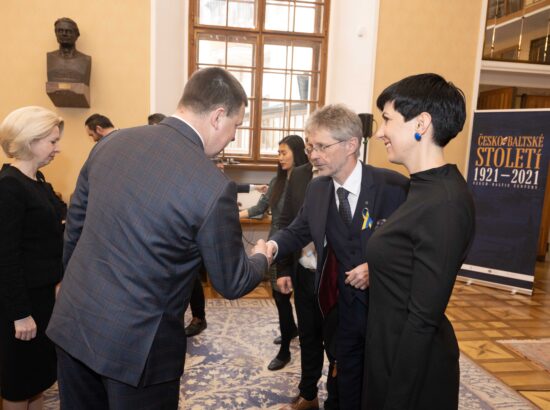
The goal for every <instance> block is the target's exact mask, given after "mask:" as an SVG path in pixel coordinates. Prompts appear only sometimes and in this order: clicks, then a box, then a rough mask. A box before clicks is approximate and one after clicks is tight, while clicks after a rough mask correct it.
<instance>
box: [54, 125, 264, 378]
mask: <svg viewBox="0 0 550 410" xmlns="http://www.w3.org/2000/svg"><path fill="white" fill-rule="evenodd" d="M241 237H242V232H241V227H240V223H239V218H238V208H237V188H236V185H235V183H233V182H231V181H230V180H229V179H228V178H227V177H226V176H225V175H224V174H223V173H222V172H220V170H219V169H217V168H216V166H215V165H214V163H212V161H210V159H208V158H207V157H206V155H205V153H204V149H203V145H202V142H201V140H200V138H199V136H198V135H197V134H196V133H195V132H194V131H193V130H192V129H191V127H189V126H188V125H187V124H185V123H184V122H183V121H181V120H179V119H177V118H175V117H169V118H166V119H165V120H164V121H163V122H162V123H160V124H159V125H155V126H144V127H136V128H130V129H123V130H119V131H116V132H113V133H111V134H110V135H109V136H107V137H105V138H103V139H102V140H101V141H100V142H98V143H97V144H96V146H95V147H94V149H93V150H92V152H91V153H90V156H89V158H88V160H87V161H86V163H85V164H84V166H83V168H82V170H81V172H80V175H79V178H78V182H77V187H76V191H75V193H74V194H73V197H72V200H71V204H70V207H69V211H68V216H67V224H66V232H65V246H64V254H63V262H64V265H65V266H66V269H65V274H64V278H63V281H62V284H61V291H60V293H59V297H58V300H57V302H56V305H55V308H54V312H53V315H52V318H51V320H50V323H49V326H48V330H47V334H48V336H49V337H50V338H51V339H52V340H53V341H54V342H55V343H56V344H57V345H59V346H60V347H61V348H63V349H64V350H65V351H67V352H68V353H69V354H70V355H72V356H73V357H74V358H76V359H78V360H80V361H81V362H83V363H84V364H85V365H87V366H88V367H89V368H91V369H92V370H94V371H95V372H97V373H99V374H101V375H103V376H106V377H109V378H112V379H115V380H118V381H121V382H124V383H127V384H130V385H133V386H137V385H149V384H155V383H160V382H164V381H169V380H174V379H177V378H179V377H180V376H181V374H182V372H183V363H184V359H185V349H186V339H185V332H184V329H183V323H182V317H183V313H184V311H185V308H186V307H187V305H188V302H189V298H190V294H191V290H192V288H193V281H194V280H195V277H196V275H197V273H198V268H199V266H200V264H201V261H202V260H204V263H205V265H206V269H207V271H208V274H209V276H210V279H211V282H212V285H213V286H214V288H215V289H216V290H217V291H218V292H220V293H221V294H222V295H224V296H225V297H227V298H230V299H231V298H237V297H240V296H242V295H244V294H246V293H247V292H249V291H251V290H252V289H253V288H254V287H255V286H256V285H257V284H258V283H259V282H260V280H261V278H262V273H263V271H264V270H266V269H267V260H266V258H265V257H264V256H263V255H261V254H257V255H254V256H252V257H250V258H249V257H247V255H246V253H245V250H244V248H243V245H242V239H241Z"/></svg>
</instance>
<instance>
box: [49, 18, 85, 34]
mask: <svg viewBox="0 0 550 410" xmlns="http://www.w3.org/2000/svg"><path fill="white" fill-rule="evenodd" d="M58 23H69V24H71V25H72V26H73V27H74V31H75V33H76V36H77V37H80V30H78V26H77V24H76V21H74V20H73V19H70V18H68V17H61V18H58V19H57V20H55V23H53V27H54V28H57V24H58Z"/></svg>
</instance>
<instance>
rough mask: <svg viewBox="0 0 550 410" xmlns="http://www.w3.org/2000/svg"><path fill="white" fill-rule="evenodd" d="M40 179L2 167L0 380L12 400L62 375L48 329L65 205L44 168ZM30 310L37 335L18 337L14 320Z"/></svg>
mask: <svg viewBox="0 0 550 410" xmlns="http://www.w3.org/2000/svg"><path fill="white" fill-rule="evenodd" d="M37 179H38V181H34V180H33V179H31V178H28V177H27V176H25V175H24V174H23V173H22V172H21V171H19V170H18V169H17V168H15V167H12V166H10V165H4V166H3V167H2V169H1V170H0V383H1V391H2V397H3V398H4V399H7V400H10V401H19V400H26V399H29V398H31V397H33V396H35V395H36V394H38V393H40V392H42V391H44V390H46V389H47V388H48V387H50V386H51V385H52V384H53V383H54V382H55V380H56V378H57V374H56V358H55V350H54V346H53V343H52V342H51V341H50V340H49V339H48V338H47V337H46V335H45V333H44V332H45V330H46V327H47V325H48V321H49V320H50V316H51V312H52V309H53V305H54V302H55V285H56V283H58V282H59V280H60V278H61V270H62V268H61V254H62V250H63V249H62V247H63V245H62V244H63V228H62V214H63V212H64V208H63V207H64V204H63V202H62V201H61V200H59V199H58V198H57V197H56V196H55V194H54V192H53V189H52V187H51V185H50V184H48V183H47V182H46V181H45V180H44V177H43V175H42V174H41V173H40V172H38V173H37ZM29 315H31V316H32V317H33V319H34V321H35V322H36V325H37V336H36V337H35V338H34V339H32V340H30V341H21V340H18V339H16V338H15V327H14V324H13V322H14V321H15V320H18V319H23V318H25V317H27V316H29Z"/></svg>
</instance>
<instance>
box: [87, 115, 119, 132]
mask: <svg viewBox="0 0 550 410" xmlns="http://www.w3.org/2000/svg"><path fill="white" fill-rule="evenodd" d="M84 125H86V127H88V128H89V129H91V130H92V131H95V129H96V127H98V126H99V127H101V128H114V127H115V126H114V125H113V123H112V122H111V120H110V119H109V118H107V117H106V116H104V115H101V114H92V115H90V116H89V117H88V119H87V120H86V122H85V123H84Z"/></svg>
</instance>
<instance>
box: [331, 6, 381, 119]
mask: <svg viewBox="0 0 550 410" xmlns="http://www.w3.org/2000/svg"><path fill="white" fill-rule="evenodd" d="M378 10H379V0H370V1H365V0H346V1H342V0H332V5H331V10H330V24H329V50H328V70H327V87H326V90H327V94H326V103H327V104H335V103H343V104H346V105H347V106H349V107H350V108H351V109H353V110H355V111H357V112H358V113H362V112H367V113H372V99H373V84H374V67H375V58H376V36H377V32H378Z"/></svg>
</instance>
